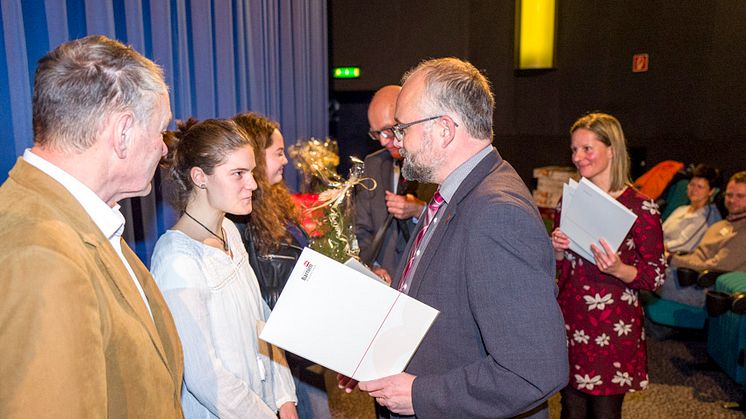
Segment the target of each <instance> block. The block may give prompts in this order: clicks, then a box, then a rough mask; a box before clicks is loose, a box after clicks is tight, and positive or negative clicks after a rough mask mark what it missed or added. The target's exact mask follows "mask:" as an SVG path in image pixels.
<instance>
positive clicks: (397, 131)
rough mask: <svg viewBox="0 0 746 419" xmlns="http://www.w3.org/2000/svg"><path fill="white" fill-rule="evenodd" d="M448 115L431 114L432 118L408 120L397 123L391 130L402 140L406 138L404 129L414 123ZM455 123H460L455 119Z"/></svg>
mask: <svg viewBox="0 0 746 419" xmlns="http://www.w3.org/2000/svg"><path fill="white" fill-rule="evenodd" d="M444 116H446V115H438V116H431V117H430V118H425V119H420V120H417V121H414V122H408V123H406V124H396V125H394V126H393V127H391V131H393V132H394V136H395V137H396V139H397V140H399V141H402V140H404V130H405V129H407V128H409V127H411V126H412V125H416V124H421V123H423V122H427V121H432V120H433V119H438V118H442V117H444ZM453 125H455V126H457V127H458V124H457V123H456V122H455V121H454V122H453Z"/></svg>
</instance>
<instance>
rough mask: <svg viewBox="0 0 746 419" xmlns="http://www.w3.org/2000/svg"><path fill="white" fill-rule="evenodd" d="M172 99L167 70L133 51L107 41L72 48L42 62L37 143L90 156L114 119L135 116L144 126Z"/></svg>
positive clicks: (90, 40)
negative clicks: (127, 114)
mask: <svg viewBox="0 0 746 419" xmlns="http://www.w3.org/2000/svg"><path fill="white" fill-rule="evenodd" d="M167 94H168V87H167V86H166V83H165V82H164V80H163V70H161V68H160V67H159V66H158V65H157V64H155V63H153V62H152V61H150V60H149V59H147V58H145V57H144V56H142V55H141V54H140V53H138V52H137V51H135V50H134V49H132V48H131V47H129V46H126V45H124V44H122V43H120V42H118V41H115V40H113V39H110V38H107V37H105V36H102V35H91V36H87V37H85V38H81V39H77V40H73V41H70V42H66V43H64V44H61V45H60V46H58V47H57V48H56V49H54V50H53V51H51V52H49V53H48V54H47V55H45V56H44V57H42V58H41V59H40V60H39V62H38V66H37V69H36V75H35V78H34V98H33V105H32V107H33V126H34V142H35V143H37V144H39V145H42V146H49V147H52V148H55V149H58V150H65V151H83V150H86V149H88V148H89V147H91V146H92V145H93V144H94V143H95V142H96V138H97V134H98V132H99V131H100V130H101V128H102V127H103V124H104V123H105V122H106V118H108V117H109V116H110V114H111V113H113V112H121V111H125V110H131V111H132V112H133V113H134V115H135V122H136V123H137V124H139V125H141V126H142V125H144V124H146V123H147V121H148V119H149V117H150V116H151V114H152V112H153V111H154V109H155V107H156V103H157V100H158V98H159V97H160V96H162V95H167Z"/></svg>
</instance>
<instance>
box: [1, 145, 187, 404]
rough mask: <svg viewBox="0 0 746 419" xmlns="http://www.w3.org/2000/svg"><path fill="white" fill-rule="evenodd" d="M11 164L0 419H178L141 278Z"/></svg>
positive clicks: (171, 337)
mask: <svg viewBox="0 0 746 419" xmlns="http://www.w3.org/2000/svg"><path fill="white" fill-rule="evenodd" d="M122 252H123V253H124V255H125V257H126V258H127V261H128V262H129V264H130V266H131V267H132V270H133V271H134V273H135V276H136V277H137V279H138V281H139V282H140V284H141V286H142V288H143V291H144V292H145V295H146V297H147V299H148V303H149V305H150V309H151V311H152V313H153V317H152V318H151V316H150V314H149V313H148V309H147V307H146V306H145V303H144V302H143V299H142V297H141V296H140V293H139V292H138V290H137V287H136V286H135V284H134V282H133V281H132V277H131V276H130V275H129V273H128V272H127V269H126V268H125V266H124V264H123V263H122V261H121V259H120V258H119V256H118V255H117V253H116V250H114V248H113V247H112V245H111V243H109V240H108V239H107V238H106V237H104V235H103V234H102V233H101V230H99V228H98V227H97V226H96V224H94V222H93V220H91V218H90V216H89V215H88V213H87V212H86V211H85V210H84V209H83V207H82V206H81V205H80V203H79V202H78V201H77V200H76V199H75V198H74V197H73V196H72V195H71V194H70V193H69V192H68V191H67V189H65V188H64V187H63V186H62V185H60V184H59V183H58V182H56V181H55V180H53V179H52V178H51V177H49V176H47V175H46V174H45V173H43V172H42V171H40V170H38V169H37V168H35V167H33V166H31V165H30V164H28V163H26V162H25V161H24V160H23V159H19V160H18V162H17V163H16V165H15V167H14V168H13V170H11V172H10V177H9V178H8V180H7V181H6V182H5V183H4V184H3V185H2V187H0V377H2V381H1V382H0V417H2V418H16V417H18V418H41V417H69V418H106V417H109V418H119V417H121V418H125V417H130V418H134V417H140V418H146V417H150V418H178V417H181V416H182V412H181V400H180V397H181V384H182V375H183V371H184V362H183V355H182V351H181V343H180V342H179V337H178V335H177V332H176V327H175V326H174V322H173V319H172V317H171V313H170V312H169V310H168V307H167V306H166V303H165V301H164V300H163V297H162V296H161V293H160V291H159V290H158V287H157V286H156V285H155V282H154V281H153V278H152V277H151V276H150V273H149V272H148V270H147V268H145V266H144V265H143V264H142V263H141V262H140V260H139V259H138V258H137V256H136V255H135V254H134V253H133V252H132V251H131V250H130V248H129V247H127V244H126V243H124V241H123V240H122Z"/></svg>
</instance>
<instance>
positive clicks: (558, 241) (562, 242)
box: [552, 228, 570, 260]
mask: <svg viewBox="0 0 746 419" xmlns="http://www.w3.org/2000/svg"><path fill="white" fill-rule="evenodd" d="M552 247H553V248H554V257H555V258H556V259H557V260H562V259H564V258H565V250H567V249H569V248H570V238H569V237H567V235H566V234H565V233H563V232H562V231H560V229H559V228H555V229H554V231H552Z"/></svg>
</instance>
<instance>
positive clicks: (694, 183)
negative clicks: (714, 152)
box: [663, 164, 722, 253]
mask: <svg viewBox="0 0 746 419" xmlns="http://www.w3.org/2000/svg"><path fill="white" fill-rule="evenodd" d="M719 179H720V174H719V172H718V170H717V169H714V168H712V167H710V166H706V165H704V164H699V165H697V166H696V167H695V168H694V171H693V172H692V178H691V180H689V184H688V185H687V189H686V194H687V196H688V197H689V201H690V204H689V205H682V206H680V207H678V208H676V210H674V212H672V213H671V215H670V216H669V217H668V218H667V219H666V221H665V222H664V223H663V243H664V245H665V246H666V251H667V252H668V253H689V252H691V251H692V250H694V248H695V247H697V244H699V241H700V240H701V239H702V235H703V234H705V230H707V226H709V225H710V224H712V223H714V222H715V221H719V220H720V219H721V218H722V217H721V216H720V212H719V211H718V209H717V207H716V206H715V205H713V204H710V200H711V198H712V197H713V196H714V195H715V193H716V192H717V186H718V182H719Z"/></svg>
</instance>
